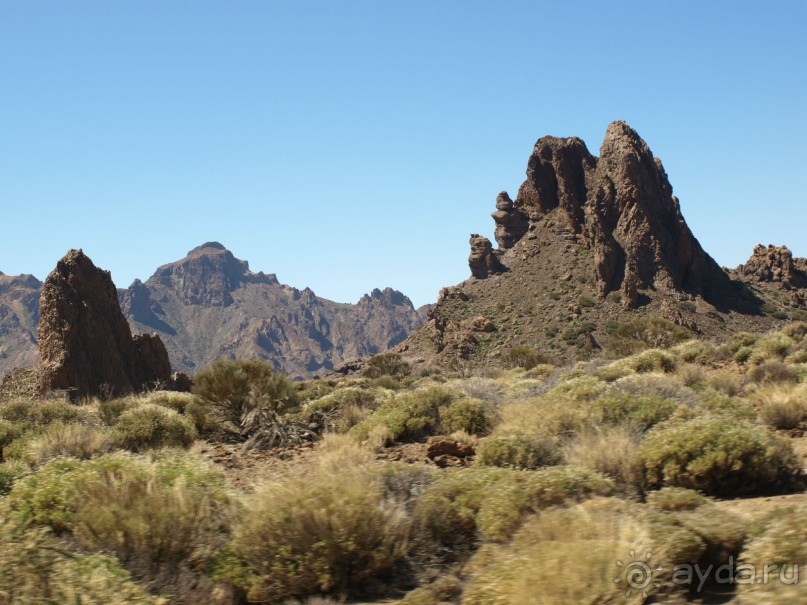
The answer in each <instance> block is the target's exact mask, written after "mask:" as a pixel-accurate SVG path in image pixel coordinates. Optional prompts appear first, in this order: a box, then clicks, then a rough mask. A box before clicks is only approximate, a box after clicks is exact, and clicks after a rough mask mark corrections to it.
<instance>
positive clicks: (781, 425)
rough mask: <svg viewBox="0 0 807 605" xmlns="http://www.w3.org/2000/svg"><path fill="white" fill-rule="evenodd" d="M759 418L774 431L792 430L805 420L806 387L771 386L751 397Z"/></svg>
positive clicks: (806, 410) (806, 405)
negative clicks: (756, 406)
mask: <svg viewBox="0 0 807 605" xmlns="http://www.w3.org/2000/svg"><path fill="white" fill-rule="evenodd" d="M753 401H754V402H755V403H756V404H757V405H758V409H759V418H760V420H762V422H764V423H765V424H767V425H768V426H772V427H773V428H775V429H794V428H796V427H797V426H799V425H800V424H801V423H802V422H804V421H805V420H807V387H805V386H799V387H794V386H792V385H790V386H785V385H771V386H766V387H762V388H760V389H758V390H757V391H756V392H755V393H754V396H753Z"/></svg>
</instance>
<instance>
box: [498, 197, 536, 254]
mask: <svg viewBox="0 0 807 605" xmlns="http://www.w3.org/2000/svg"><path fill="white" fill-rule="evenodd" d="M491 216H492V217H493V220H494V221H495V222H496V233H495V234H494V235H495V237H496V243H497V244H499V248H500V249H502V250H506V249H508V248H512V247H513V246H514V245H515V244H516V242H518V240H520V239H521V238H522V237H523V236H524V234H525V233H527V229H528V228H529V226H530V221H529V217H527V215H526V214H524V213H523V212H522V211H521V210H519V209H518V208H516V207H515V206H514V205H513V200H511V199H510V196H509V195H508V194H507V192H506V191H502V192H501V193H500V194H499V196H498V197H497V198H496V212H494V213H493V214H491Z"/></svg>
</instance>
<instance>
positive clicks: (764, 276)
mask: <svg viewBox="0 0 807 605" xmlns="http://www.w3.org/2000/svg"><path fill="white" fill-rule="evenodd" d="M804 263H805V259H794V258H793V253H792V252H791V251H790V249H789V248H788V247H787V246H773V245H769V246H763V245H762V244H758V245H757V246H755V247H754V252H753V254H752V255H751V258H749V259H748V262H747V263H745V264H744V265H740V266H739V267H737V268H736V269H735V270H734V274H735V275H736V276H737V277H738V278H740V279H742V280H744V281H747V282H754V283H772V284H773V283H775V284H781V286H782V288H783V289H785V290H793V289H796V288H805V287H807V274H805V272H804V269H802V268H800V266H803V264H804Z"/></svg>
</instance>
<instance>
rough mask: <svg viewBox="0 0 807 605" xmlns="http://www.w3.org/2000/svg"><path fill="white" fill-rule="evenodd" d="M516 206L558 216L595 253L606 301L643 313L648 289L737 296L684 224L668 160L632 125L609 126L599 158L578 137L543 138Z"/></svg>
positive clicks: (535, 214)
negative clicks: (616, 298) (615, 296)
mask: <svg viewBox="0 0 807 605" xmlns="http://www.w3.org/2000/svg"><path fill="white" fill-rule="evenodd" d="M513 206H514V209H515V210H518V211H520V212H521V213H522V214H523V215H526V216H528V217H529V220H530V221H531V222H537V221H539V220H541V219H542V218H543V217H545V216H546V215H547V214H548V213H550V212H552V211H554V210H556V209H557V212H556V213H555V215H554V218H553V221H554V222H555V223H556V228H557V230H558V231H559V232H561V233H563V232H565V233H568V234H571V236H572V238H573V237H574V234H580V237H582V241H583V242H584V243H585V245H586V246H588V247H590V248H592V249H593V252H594V262H595V272H596V277H597V287H598V290H599V293H600V295H601V296H603V297H604V296H605V295H607V294H609V293H610V292H615V291H616V292H621V294H622V298H623V300H624V301H625V304H626V305H628V306H635V305H637V304H639V300H640V296H639V295H638V292H639V291H640V290H645V289H649V290H663V291H665V292H672V291H676V292H682V293H687V294H689V295H693V296H694V295H699V296H703V297H704V298H705V299H707V300H708V299H716V298H719V297H720V296H723V295H724V291H727V290H730V287H729V278H728V276H727V275H726V274H725V272H724V271H723V270H722V269H721V268H720V267H719V266H718V265H717V263H716V262H715V261H714V260H713V259H712V258H711V257H710V256H709V255H708V254H706V253H705V252H704V251H703V249H702V248H701V246H700V244H699V243H698V241H697V240H696V239H695V237H694V235H692V232H691V231H690V230H689V227H688V226H687V224H686V222H685V221H684V218H683V216H682V214H681V209H680V207H679V203H678V199H677V198H676V197H675V196H673V194H672V186H671V185H670V182H669V180H668V179H667V174H666V172H665V171H664V167H663V166H662V164H661V160H659V159H658V158H656V157H654V156H653V154H652V152H651V151H650V148H649V147H648V146H647V144H646V143H645V142H644V141H643V140H642V139H641V138H640V137H639V135H638V134H637V133H636V132H635V131H634V130H633V129H632V128H630V126H628V125H627V124H626V123H625V122H614V123H613V124H611V125H610V126H609V127H608V130H607V132H606V135H605V140H604V141H603V144H602V148H601V150H600V157H599V158H597V157H594V156H592V155H591V154H590V153H589V152H588V150H587V149H586V146H585V143H583V141H581V140H580V139H578V138H576V137H571V138H565V139H561V138H557V137H543V138H542V139H540V140H539V141H538V142H537V143H536V144H535V149H534V150H533V154H532V155H531V156H530V159H529V161H528V164H527V180H526V181H524V183H523V184H522V185H521V188H520V189H519V193H518V197H517V198H516V201H515V202H514V205H513ZM497 225H498V223H497ZM522 236H523V234H522ZM512 239H513V238H509V239H508V240H507V243H508V246H507V247H512V246H513V245H514V244H515V242H512ZM570 241H571V240H570ZM511 242H512V243H511Z"/></svg>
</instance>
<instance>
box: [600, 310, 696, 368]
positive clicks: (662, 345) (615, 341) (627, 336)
mask: <svg viewBox="0 0 807 605" xmlns="http://www.w3.org/2000/svg"><path fill="white" fill-rule="evenodd" d="M691 338H692V333H691V332H690V331H689V330H687V329H686V328H684V327H683V326H679V325H676V324H674V323H672V322H671V321H667V320H666V319H662V318H660V317H645V318H640V319H634V320H633V321H631V322H628V323H626V324H623V325H621V326H619V328H617V329H616V330H614V332H613V333H612V334H611V337H610V339H609V340H608V346H607V347H606V350H605V352H606V354H607V355H608V356H610V357H612V358H616V357H627V356H628V355H635V354H636V353H640V352H641V351H644V350H646V349H668V348H670V347H672V346H673V345H676V344H679V343H681V342H684V341H685V340H689V339H691Z"/></svg>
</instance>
